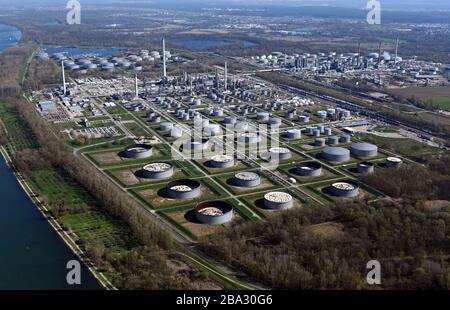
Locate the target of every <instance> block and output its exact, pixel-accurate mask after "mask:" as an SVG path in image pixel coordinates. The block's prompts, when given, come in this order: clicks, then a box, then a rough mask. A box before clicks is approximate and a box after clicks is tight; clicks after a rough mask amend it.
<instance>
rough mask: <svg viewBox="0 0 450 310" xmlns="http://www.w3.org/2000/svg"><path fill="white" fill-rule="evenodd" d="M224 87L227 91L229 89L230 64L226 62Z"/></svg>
mask: <svg viewBox="0 0 450 310" xmlns="http://www.w3.org/2000/svg"><path fill="white" fill-rule="evenodd" d="M224 87H225V90H227V87H228V63H227V62H225V70H224Z"/></svg>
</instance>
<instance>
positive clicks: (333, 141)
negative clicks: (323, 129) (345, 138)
mask: <svg viewBox="0 0 450 310" xmlns="http://www.w3.org/2000/svg"><path fill="white" fill-rule="evenodd" d="M328 144H329V145H336V144H339V137H335V136H333V137H328Z"/></svg>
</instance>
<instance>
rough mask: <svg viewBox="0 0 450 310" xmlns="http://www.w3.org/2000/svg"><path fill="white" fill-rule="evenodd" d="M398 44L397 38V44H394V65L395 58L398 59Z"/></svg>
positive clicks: (395, 62)
mask: <svg viewBox="0 0 450 310" xmlns="http://www.w3.org/2000/svg"><path fill="white" fill-rule="evenodd" d="M398 42H399V39H398V38H397V43H396V44H395V59H394V64H397V57H398Z"/></svg>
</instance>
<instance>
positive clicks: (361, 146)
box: [350, 143, 378, 158]
mask: <svg viewBox="0 0 450 310" xmlns="http://www.w3.org/2000/svg"><path fill="white" fill-rule="evenodd" d="M350 151H351V154H352V155H353V156H356V157H363V158H367V157H375V156H377V155H378V147H377V146H376V145H374V144H370V143H354V144H352V146H351V147H350Z"/></svg>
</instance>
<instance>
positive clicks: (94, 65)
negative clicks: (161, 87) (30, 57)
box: [36, 50, 172, 71]
mask: <svg viewBox="0 0 450 310" xmlns="http://www.w3.org/2000/svg"><path fill="white" fill-rule="evenodd" d="M36 58H37V59H39V60H45V59H50V58H51V59H53V60H55V61H58V62H61V61H63V62H64V66H65V68H67V69H69V70H72V71H77V70H80V71H82V70H94V69H101V70H102V71H113V70H114V68H116V67H120V68H122V69H131V70H134V71H142V66H141V65H140V64H139V63H140V62H143V61H150V62H153V61H157V60H160V59H162V55H161V54H160V53H159V52H158V51H148V50H141V51H140V53H138V54H128V55H127V56H123V57H119V56H114V57H100V56H88V55H86V56H76V57H70V56H68V55H67V54H66V53H63V52H60V53H55V54H53V55H51V56H50V55H49V54H48V53H46V52H45V51H40V52H39V53H38V54H37V55H36ZM171 58H172V54H171V53H170V51H166V59H171Z"/></svg>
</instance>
